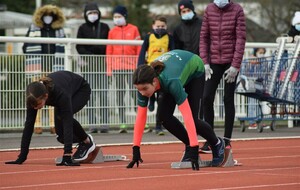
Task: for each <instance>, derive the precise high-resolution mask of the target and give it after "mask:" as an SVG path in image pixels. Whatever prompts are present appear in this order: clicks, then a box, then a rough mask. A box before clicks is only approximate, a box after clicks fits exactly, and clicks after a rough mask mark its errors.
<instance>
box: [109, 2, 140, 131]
mask: <svg viewBox="0 0 300 190" xmlns="http://www.w3.org/2000/svg"><path fill="white" fill-rule="evenodd" d="M127 16H128V12H127V9H126V7H124V6H122V5H118V6H116V7H115V8H114V9H113V22H114V24H115V27H114V28H112V29H111V30H110V31H109V33H108V39H109V40H140V39H141V35H140V32H139V30H138V28H137V27H136V26H135V25H133V24H130V23H127V20H126V19H127ZM140 50H141V47H140V46H132V45H107V48H106V63H107V68H106V70H107V72H106V74H107V76H109V77H112V76H114V77H113V79H114V80H115V81H116V88H117V89H118V90H117V104H118V106H119V121H120V122H121V123H122V124H121V125H120V131H119V132H120V133H126V132H127V125H126V119H125V110H126V104H125V101H124V97H125V93H126V91H125V90H124V88H125V86H126V84H127V85H128V86H129V89H133V85H132V75H131V73H132V71H133V70H134V69H135V68H136V65H137V64H136V63H137V57H138V55H139V53H140ZM136 95H137V94H136V92H135V91H134V90H130V97H131V98H132V99H133V102H136ZM134 109H135V105H134Z"/></svg>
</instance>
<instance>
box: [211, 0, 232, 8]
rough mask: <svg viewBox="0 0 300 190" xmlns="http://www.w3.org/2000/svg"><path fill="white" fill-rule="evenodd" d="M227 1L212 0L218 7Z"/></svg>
mask: <svg viewBox="0 0 300 190" xmlns="http://www.w3.org/2000/svg"><path fill="white" fill-rule="evenodd" d="M228 3H229V1H228V0H214V4H216V5H217V6H218V7H219V8H223V7H225V6H226V5H227V4H228Z"/></svg>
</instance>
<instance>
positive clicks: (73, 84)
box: [19, 71, 89, 158]
mask: <svg viewBox="0 0 300 190" xmlns="http://www.w3.org/2000/svg"><path fill="white" fill-rule="evenodd" d="M48 77H49V78H51V79H52V80H53V83H54V87H53V89H52V90H51V91H50V92H49V94H48V99H47V101H46V105H50V106H53V107H55V109H57V110H58V111H59V115H58V117H60V118H61V120H62V123H63V131H64V151H65V153H71V152H72V143H73V115H74V113H75V112H77V111H79V110H73V107H72V97H73V95H74V94H76V93H77V91H78V90H79V89H81V88H86V87H87V85H89V84H88V83H87V82H86V81H85V79H84V78H82V77H81V76H80V75H78V74H75V73H72V72H69V71H58V72H54V73H51V74H49V75H48ZM87 89H89V87H87ZM37 111H38V110H36V109H33V108H30V107H28V108H27V111H26V121H25V127H24V130H23V135H22V141H21V153H20V155H19V157H21V158H26V157H27V154H28V152H29V145H30V141H31V137H32V134H33V129H34V123H35V120H36V115H37ZM55 114H57V113H55ZM56 117H57V116H56Z"/></svg>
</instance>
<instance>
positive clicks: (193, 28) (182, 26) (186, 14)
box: [173, 0, 205, 119]
mask: <svg viewBox="0 0 300 190" xmlns="http://www.w3.org/2000/svg"><path fill="white" fill-rule="evenodd" d="M178 13H179V15H180V17H181V22H180V23H179V24H178V25H177V26H176V28H175V30H174V32H173V36H174V42H175V48H176V49H182V50H186V51H189V52H192V53H194V54H196V55H199V42H200V30H201V26H202V19H201V18H200V17H198V16H197V14H196V12H195V7H194V4H193V1H191V0H181V1H179V3H178ZM201 80H202V82H201V83H200V85H201V86H199V93H200V94H201V98H200V102H199V104H200V113H199V116H200V118H201V119H203V106H202V101H203V100H202V99H203V98H202V94H203V90H204V83H205V78H204V75H203V76H202V77H201Z"/></svg>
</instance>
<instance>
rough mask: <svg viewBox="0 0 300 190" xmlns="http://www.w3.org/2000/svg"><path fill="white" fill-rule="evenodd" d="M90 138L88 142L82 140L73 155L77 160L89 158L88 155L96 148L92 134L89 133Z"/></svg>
mask: <svg viewBox="0 0 300 190" xmlns="http://www.w3.org/2000/svg"><path fill="white" fill-rule="evenodd" d="M88 137H89V138H90V143H89V144H86V143H84V142H80V143H79V144H78V147H77V151H76V152H75V153H74V155H73V159H74V160H75V161H82V160H85V159H87V157H88V155H89V154H90V153H91V152H93V150H95V148H96V145H95V143H94V141H93V137H92V135H90V134H89V135H88Z"/></svg>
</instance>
